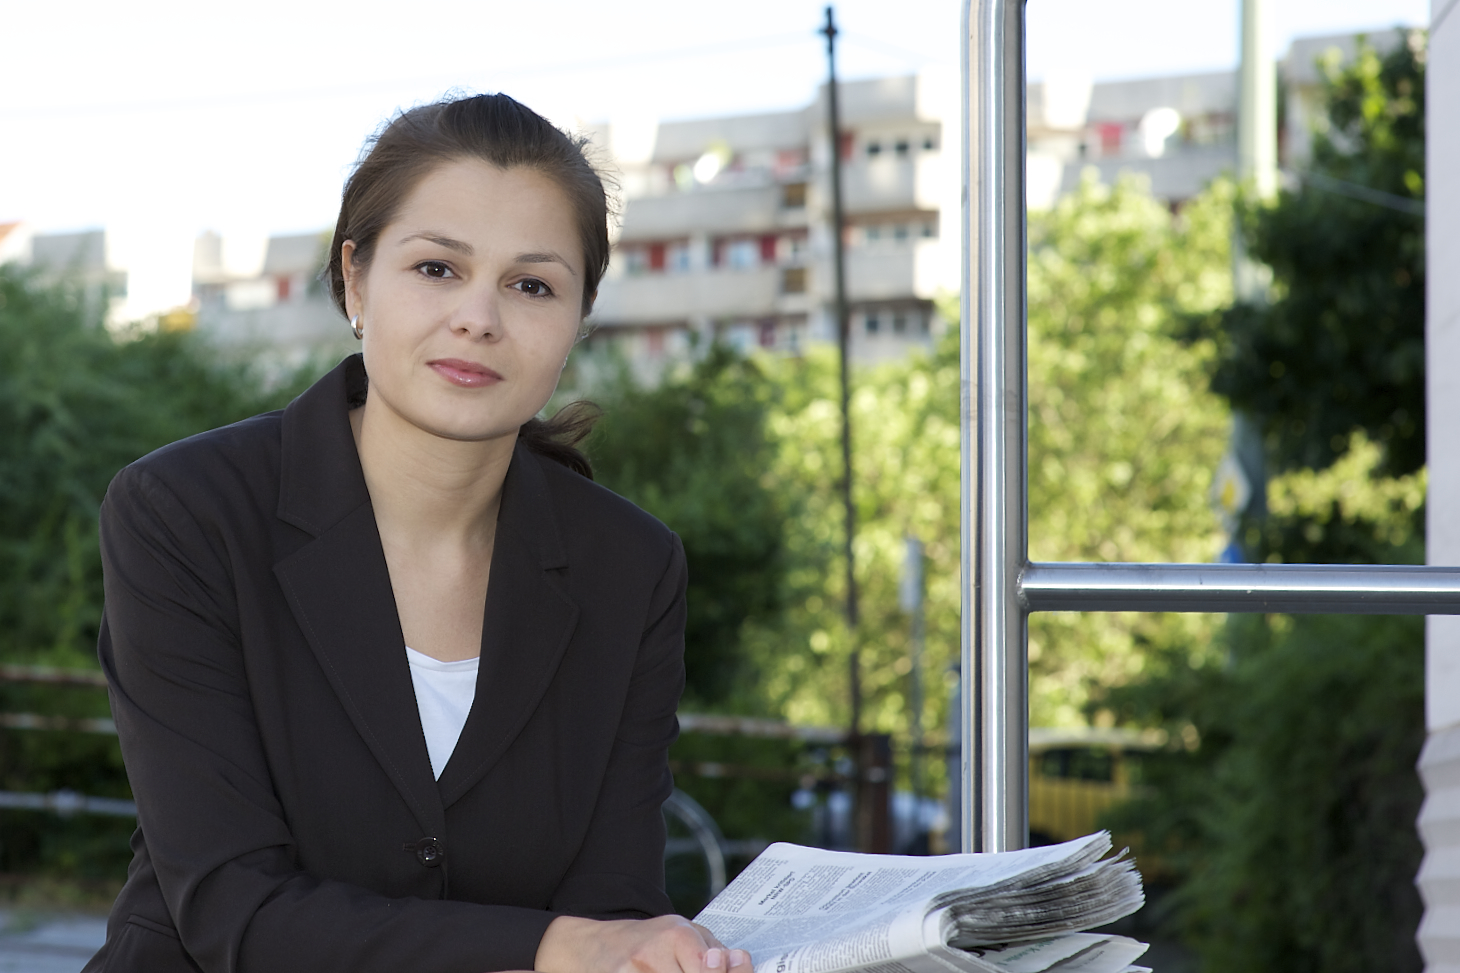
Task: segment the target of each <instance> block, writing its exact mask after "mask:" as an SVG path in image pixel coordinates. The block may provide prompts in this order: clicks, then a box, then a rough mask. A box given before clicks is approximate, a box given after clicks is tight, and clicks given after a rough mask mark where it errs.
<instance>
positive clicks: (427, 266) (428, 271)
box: [416, 260, 456, 280]
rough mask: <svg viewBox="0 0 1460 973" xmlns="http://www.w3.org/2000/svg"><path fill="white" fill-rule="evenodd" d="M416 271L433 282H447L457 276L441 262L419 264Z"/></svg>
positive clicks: (433, 261) (428, 261) (429, 261)
mask: <svg viewBox="0 0 1460 973" xmlns="http://www.w3.org/2000/svg"><path fill="white" fill-rule="evenodd" d="M416 269H417V270H418V271H420V272H421V273H422V274H424V275H425V276H427V277H429V278H431V279H432V280H446V279H448V278H450V277H454V276H456V275H455V274H453V273H452V272H451V268H450V267H448V266H446V265H445V264H444V263H442V262H441V261H439V260H426V261H424V262H422V263H418V264H416Z"/></svg>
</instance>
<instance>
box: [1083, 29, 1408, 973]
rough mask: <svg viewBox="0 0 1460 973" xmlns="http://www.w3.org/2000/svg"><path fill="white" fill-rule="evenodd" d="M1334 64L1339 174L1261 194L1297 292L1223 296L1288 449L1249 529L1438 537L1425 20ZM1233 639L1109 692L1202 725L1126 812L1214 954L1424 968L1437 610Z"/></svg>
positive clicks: (1241, 389)
mask: <svg viewBox="0 0 1460 973" xmlns="http://www.w3.org/2000/svg"><path fill="white" fill-rule="evenodd" d="M1327 70H1328V74H1327V102H1328V106H1329V112H1330V119H1331V126H1332V127H1331V129H1330V134H1328V135H1323V136H1320V137H1319V138H1318V139H1317V142H1316V149H1315V158H1314V164H1315V167H1316V169H1317V170H1318V171H1319V172H1320V173H1321V174H1322V175H1323V176H1326V177H1328V181H1325V180H1324V179H1321V178H1320V179H1309V180H1306V181H1305V182H1304V184H1303V186H1302V188H1301V189H1298V190H1295V191H1291V192H1286V193H1284V194H1282V195H1281V196H1280V197H1279V199H1278V200H1277V201H1276V202H1275V204H1273V205H1272V206H1270V207H1264V208H1249V209H1248V212H1247V217H1248V222H1247V228H1248V232H1249V234H1250V244H1251V249H1252V252H1253V253H1255V254H1257V255H1258V256H1259V257H1261V258H1262V259H1264V260H1267V261H1268V262H1269V263H1270V265H1271V267H1272V270H1273V278H1274V287H1273V291H1274V299H1273V301H1272V303H1271V304H1269V305H1266V306H1260V305H1247V306H1238V307H1235V308H1233V309H1231V310H1229V311H1227V312H1225V313H1223V314H1221V315H1218V316H1215V318H1214V320H1216V321H1217V322H1219V329H1218V331H1217V332H1216V333H1215V334H1214V335H1213V337H1214V338H1215V340H1216V341H1217V343H1218V345H1219V348H1220V355H1221V357H1220V361H1219V363H1218V365H1217V368H1216V370H1215V377H1214V383H1213V384H1214V386H1215V387H1216V388H1217V389H1218V390H1219V391H1221V392H1223V393H1224V394H1226V395H1227V396H1229V397H1230V399H1231V401H1232V402H1233V404H1234V405H1238V406H1240V407H1242V408H1243V409H1245V410H1247V411H1248V413H1249V414H1251V415H1253V416H1254V417H1255V418H1256V419H1257V420H1258V421H1259V422H1260V423H1261V425H1262V428H1263V429H1264V430H1265V431H1266V434H1267V444H1268V450H1269V456H1270V457H1271V459H1272V461H1273V465H1274V466H1275V467H1276V468H1278V469H1280V470H1284V471H1285V472H1284V473H1282V474H1281V475H1280V476H1279V477H1277V478H1276V479H1275V480H1274V481H1273V483H1272V484H1271V485H1270V488H1269V514H1268V516H1267V517H1266V518H1265V519H1264V520H1262V521H1260V522H1254V523H1250V524H1248V525H1247V526H1246V536H1245V538H1244V539H1245V540H1246V542H1247V547H1248V548H1249V550H1253V551H1256V552H1257V553H1258V554H1259V556H1260V557H1262V558H1263V559H1264V560H1269V561H1296V562H1303V561H1314V562H1340V563H1344V562H1348V563H1402V562H1415V561H1421V560H1423V550H1422V540H1421V538H1422V533H1423V503H1424V495H1425V475H1424V470H1423V468H1422V463H1423V459H1424V453H1423V430H1424V412H1423V403H1424V358H1423V345H1422V334H1423V320H1424V308H1423V303H1422V298H1423V284H1422V281H1423V251H1422V230H1423V226H1422V221H1421V220H1419V219H1418V218H1416V217H1415V216H1414V215H1412V214H1410V213H1408V212H1406V211H1405V209H1404V207H1403V206H1402V205H1401V204H1402V203H1403V201H1404V198H1409V197H1417V196H1418V195H1419V194H1420V192H1421V190H1422V188H1423V175H1422V173H1423V169H1422V163H1423V157H1424V132H1423V117H1424V114H1423V100H1422V98H1423V95H1422V93H1423V90H1424V46H1423V43H1422V38H1421V36H1420V35H1418V34H1411V35H1410V36H1409V43H1408V44H1406V45H1402V46H1401V47H1399V48H1398V49H1396V50H1395V51H1394V52H1392V53H1391V54H1389V55H1388V56H1386V57H1384V58H1380V57H1379V56H1378V55H1377V54H1375V53H1374V51H1372V50H1371V49H1369V48H1367V47H1364V46H1362V45H1361V47H1360V50H1359V52H1358V55H1357V57H1356V58H1355V59H1354V60H1353V61H1352V62H1350V63H1349V64H1348V65H1346V66H1342V67H1339V66H1338V65H1336V63H1334V62H1330V63H1329V65H1328V69H1327ZM1335 178H1336V179H1341V180H1343V181H1344V182H1343V183H1335V182H1332V181H1331V180H1332V179H1335ZM1344 183H1348V184H1357V185H1359V186H1361V187H1369V188H1371V189H1381V190H1383V191H1384V192H1386V193H1388V194H1390V195H1391V196H1392V197H1395V198H1393V199H1386V198H1385V197H1373V196H1370V198H1369V199H1367V200H1365V199H1358V198H1351V195H1352V194H1353V193H1354V190H1353V185H1347V186H1345V184H1344ZM1335 189H1338V190H1341V191H1343V192H1344V193H1348V194H1351V195H1336V194H1335V192H1334V190H1335ZM1358 195H1363V193H1358ZM1376 199H1377V200H1378V201H1379V202H1376V201H1375V200H1376ZM1396 199H1397V201H1396ZM1381 202H1385V203H1389V204H1391V205H1380V204H1379V203H1381ZM1220 642H1221V645H1222V648H1223V651H1222V652H1221V653H1220V654H1219V655H1218V656H1216V657H1208V658H1207V659H1205V660H1202V659H1198V660H1196V663H1197V664H1196V665H1194V666H1193V665H1192V664H1191V662H1192V660H1191V659H1190V658H1189V657H1186V656H1182V655H1180V654H1177V653H1171V654H1168V655H1167V656H1165V657H1155V658H1153V659H1152V666H1151V671H1150V673H1149V675H1148V676H1147V677H1146V678H1145V679H1143V680H1139V681H1137V682H1135V683H1133V684H1131V685H1128V686H1126V687H1123V688H1120V689H1117V690H1115V691H1113V692H1112V693H1110V694H1109V696H1108V697H1107V698H1105V699H1104V700H1103V701H1102V702H1103V704H1104V705H1108V706H1110V707H1112V708H1113V709H1114V710H1115V711H1116V712H1118V713H1119V714H1120V716H1121V717H1122V718H1124V719H1126V720H1128V721H1132V722H1146V723H1149V724H1152V725H1161V726H1164V727H1165V728H1166V729H1167V730H1168V732H1169V735H1170V738H1171V739H1172V740H1173V741H1184V742H1185V743H1186V744H1187V747H1185V748H1182V747H1178V748H1177V749H1175V750H1173V751H1171V752H1169V753H1166V754H1162V755H1158V756H1157V757H1156V758H1155V759H1154V760H1153V761H1152V762H1151V763H1150V765H1149V767H1148V771H1149V775H1148V776H1149V781H1150V783H1151V785H1152V787H1151V790H1150V792H1149V795H1148V796H1147V797H1145V798H1143V799H1142V800H1140V801H1137V802H1135V803H1133V804H1132V805H1129V806H1127V807H1126V808H1124V809H1122V811H1121V812H1119V815H1118V819H1117V821H1116V822H1115V823H1119V824H1123V825H1125V826H1129V827H1138V828H1140V829H1142V830H1144V832H1145V834H1146V838H1147V840H1148V844H1149V845H1150V846H1151V847H1154V848H1158V849H1160V850H1161V852H1162V854H1163V855H1164V856H1165V862H1166V864H1167V865H1168V866H1169V867H1170V868H1171V869H1172V870H1173V871H1174V872H1175V874H1176V875H1178V876H1179V877H1180V880H1181V885H1180V888H1179V890H1178V893H1177V895H1176V899H1175V902H1174V909H1173V913H1172V921H1173V925H1174V928H1176V929H1177V930H1179V931H1180V932H1181V933H1182V934H1183V935H1184V936H1185V937H1186V938H1187V939H1188V940H1189V941H1190V942H1191V943H1192V944H1193V945H1194V946H1196V947H1197V948H1198V950H1199V951H1200V953H1201V955H1202V958H1203V961H1204V965H1205V968H1206V969H1209V970H1213V971H1216V970H1231V969H1252V970H1263V969H1272V970H1278V969H1281V970H1285V971H1292V970H1296V971H1315V973H1316V971H1322V973H1345V971H1355V973H1357V971H1360V970H1371V969H1389V970H1418V969H1419V968H1420V966H1421V961H1420V957H1419V954H1418V951H1417V949H1416V947H1415V943H1414V933H1415V928H1416V925H1417V923H1418V919H1419V915H1420V911H1421V906H1420V901H1419V897H1418V894H1417V892H1416V890H1415V888H1414V876H1415V871H1416V869H1417V867H1418V863H1419V859H1420V855H1421V849H1420V845H1419V841H1418V837H1417V835H1416V834H1415V830H1414V821H1415V818H1416V816H1417V814H1418V810H1419V803H1420V800H1421V797H1422V792H1421V788H1420V786H1419V782H1418V779H1417V777H1416V774H1415V771H1414V766H1415V763H1416V761H1417V759H1418V756H1419V748H1420V746H1421V744H1422V743H1423V739H1424V721H1423V695H1424V677H1423V658H1424V648H1423V646H1424V641H1423V626H1422V624H1421V623H1420V622H1419V620H1418V619H1414V618H1383V617H1370V616H1359V617H1326V616H1298V617H1294V618H1288V617H1282V616H1267V617H1262V616H1232V618H1231V620H1230V621H1229V623H1228V625H1227V627H1226V629H1225V631H1224V632H1223V633H1222V638H1221V640H1220Z"/></svg>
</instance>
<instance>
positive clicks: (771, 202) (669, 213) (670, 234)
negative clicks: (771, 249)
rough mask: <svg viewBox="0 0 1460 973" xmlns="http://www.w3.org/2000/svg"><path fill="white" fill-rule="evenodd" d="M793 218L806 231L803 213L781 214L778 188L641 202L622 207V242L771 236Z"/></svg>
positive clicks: (680, 195) (682, 195)
mask: <svg viewBox="0 0 1460 973" xmlns="http://www.w3.org/2000/svg"><path fill="white" fill-rule="evenodd" d="M792 212H795V213H799V214H800V222H801V223H802V224H803V225H804V223H805V215H804V213H805V211H804V210H795V211H792V210H785V209H782V207H781V187H780V186H779V185H775V184H771V185H765V186H752V187H743V188H742V187H736V188H734V189H702V190H698V191H696V192H688V193H671V194H669V195H667V196H641V197H639V198H637V199H631V200H629V201H628V202H627V204H625V206H624V222H623V233H622V235H621V237H620V239H622V240H624V241H634V240H664V239H673V238H675V237H684V236H689V235H690V234H692V233H705V234H709V235H712V236H713V235H720V234H730V233H768V232H771V231H773V230H775V229H777V228H778V227H781V226H783V225H785V217H786V216H787V215H789V214H790V213H792Z"/></svg>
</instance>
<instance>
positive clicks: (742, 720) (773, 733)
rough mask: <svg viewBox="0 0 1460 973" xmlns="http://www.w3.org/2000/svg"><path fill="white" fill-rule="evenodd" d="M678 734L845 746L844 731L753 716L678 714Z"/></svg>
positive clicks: (836, 728) (834, 727) (840, 728)
mask: <svg viewBox="0 0 1460 973" xmlns="http://www.w3.org/2000/svg"><path fill="white" fill-rule="evenodd" d="M679 729H680V732H681V733H709V734H713V735H715V736H746V737H771V738H774V739H781V740H801V741H803V742H805V743H829V744H834V743H845V742H847V737H848V733H847V731H846V730H845V729H844V728H842V727H839V726H796V725H794V724H791V723H784V722H782V721H780V720H766V719H759V718H756V717H753V716H720V715H718V714H715V713H680V714H679Z"/></svg>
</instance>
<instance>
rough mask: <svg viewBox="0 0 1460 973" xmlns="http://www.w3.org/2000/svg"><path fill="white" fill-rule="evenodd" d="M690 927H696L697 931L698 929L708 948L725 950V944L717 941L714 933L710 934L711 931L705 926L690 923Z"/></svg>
mask: <svg viewBox="0 0 1460 973" xmlns="http://www.w3.org/2000/svg"><path fill="white" fill-rule="evenodd" d="M690 925H691V926H694V927H695V929H697V930H698V931H699V934H700V935H701V936H702V937H704V940H705V945H706V946H712V947H718V948H720V949H724V948H725V944H724V943H722V942H720V940H718V939H716V938H715V934H714V933H712V932H710V930H708V929H706V928H705V927H704V926H702V925H700V924H699V923H698V922H692V923H690Z"/></svg>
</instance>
